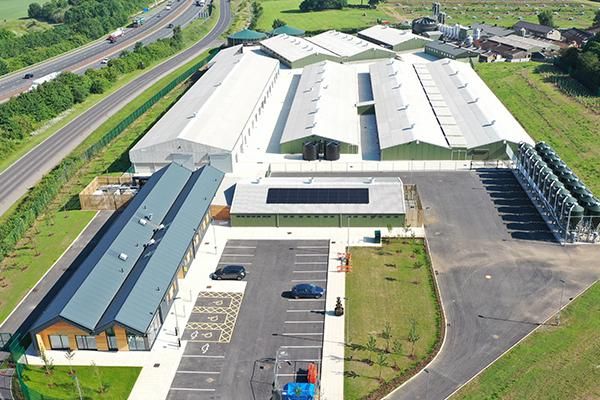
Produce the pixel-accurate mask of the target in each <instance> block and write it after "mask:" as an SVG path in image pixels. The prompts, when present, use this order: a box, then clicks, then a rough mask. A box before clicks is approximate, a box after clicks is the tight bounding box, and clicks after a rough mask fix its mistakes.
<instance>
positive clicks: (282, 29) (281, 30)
mask: <svg viewBox="0 0 600 400" xmlns="http://www.w3.org/2000/svg"><path fill="white" fill-rule="evenodd" d="M304 33H305V32H304V31H303V30H302V29H299V28H294V27H293V26H289V25H282V26H279V27H277V28H275V29H273V30H272V31H271V32H270V33H269V35H270V36H277V35H288V36H297V37H300V36H304Z"/></svg>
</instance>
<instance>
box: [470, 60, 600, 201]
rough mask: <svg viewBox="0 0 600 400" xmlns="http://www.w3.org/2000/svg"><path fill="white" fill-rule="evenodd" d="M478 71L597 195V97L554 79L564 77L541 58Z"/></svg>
mask: <svg viewBox="0 0 600 400" xmlns="http://www.w3.org/2000/svg"><path fill="white" fill-rule="evenodd" d="M477 72H478V73H479V75H480V76H481V77H482V78H483V80H484V81H485V82H486V83H487V84H488V86H489V87H490V88H491V89H492V90H493V91H494V93H495V94H496V96H498V97H499V98H500V100H502V102H503V103H504V105H506V107H507V108H508V109H509V110H510V112H511V113H512V114H513V115H514V116H515V117H516V118H517V120H518V121H519V122H520V123H521V125H523V127H524V128H525V130H526V131H527V132H528V133H529V134H530V135H531V136H532V137H533V138H534V139H535V140H536V141H537V140H543V141H545V142H547V143H549V144H550V145H552V147H554V149H555V150H556V151H557V152H558V154H559V155H560V157H561V158H562V159H563V160H564V161H565V162H566V163H567V164H568V165H569V166H570V167H571V168H572V169H573V170H574V171H575V172H576V173H577V175H578V176H579V177H580V178H581V179H582V180H583V181H584V182H585V183H586V184H587V185H588V187H589V188H590V189H591V190H592V191H594V192H595V193H596V194H600V174H599V173H598V171H600V136H599V134H598V132H599V131H598V127H599V126H600V108H598V107H597V106H594V104H598V102H597V99H598V98H597V97H595V100H594V98H591V99H589V101H587V102H586V101H585V99H584V100H581V99H578V98H576V97H572V96H569V95H567V94H565V92H564V91H562V90H561V89H559V88H558V87H557V86H556V85H555V84H553V81H554V79H553V78H552V77H553V76H562V77H563V79H570V78H566V77H564V75H562V74H560V73H559V72H558V71H557V70H556V69H554V67H552V66H549V65H546V64H538V63H517V64H511V63H495V64H480V65H478V66H477Z"/></svg>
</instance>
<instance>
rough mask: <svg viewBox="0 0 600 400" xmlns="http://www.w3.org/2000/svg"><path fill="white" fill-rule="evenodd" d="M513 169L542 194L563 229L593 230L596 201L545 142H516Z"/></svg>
mask: <svg viewBox="0 0 600 400" xmlns="http://www.w3.org/2000/svg"><path fill="white" fill-rule="evenodd" d="M517 161H518V164H517V168H518V169H519V171H520V172H521V174H522V175H523V177H524V178H525V179H526V180H527V182H528V183H529V184H530V186H531V185H533V186H534V187H535V189H536V191H537V193H538V195H540V196H543V200H544V202H545V203H546V206H547V207H546V208H548V211H550V212H551V213H552V214H554V215H553V216H554V218H555V220H556V221H557V222H558V223H559V225H560V226H562V227H563V228H565V230H566V231H574V230H579V231H585V232H587V233H592V232H595V233H596V235H597V232H598V228H599V225H600V200H598V198H596V197H595V196H594V194H593V193H592V192H591V191H590V190H589V189H588V188H587V187H586V186H585V184H584V183H583V182H582V181H581V180H580V179H579V178H578V177H577V175H575V174H574V173H573V171H572V170H571V169H570V168H569V167H568V166H567V164H565V163H564V162H563V161H562V160H561V159H560V157H559V156H558V155H557V154H556V152H555V151H554V150H553V149H552V147H550V146H549V145H548V144H546V143H544V142H539V143H537V144H536V145H535V147H533V146H531V145H529V144H526V143H520V144H519V151H518V154H517Z"/></svg>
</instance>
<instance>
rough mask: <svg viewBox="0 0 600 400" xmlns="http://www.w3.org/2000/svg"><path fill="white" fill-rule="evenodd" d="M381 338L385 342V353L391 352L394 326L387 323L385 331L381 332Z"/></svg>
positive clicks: (384, 327) (384, 326)
mask: <svg viewBox="0 0 600 400" xmlns="http://www.w3.org/2000/svg"><path fill="white" fill-rule="evenodd" d="M381 338H382V339H383V340H385V351H386V352H387V353H389V352H390V340H392V325H390V323H389V322H388V321H385V324H384V325H383V330H382V331H381Z"/></svg>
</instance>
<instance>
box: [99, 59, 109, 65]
mask: <svg viewBox="0 0 600 400" xmlns="http://www.w3.org/2000/svg"><path fill="white" fill-rule="evenodd" d="M109 61H110V58H103V59H102V61H100V64H104V65H106V64H108V62H109Z"/></svg>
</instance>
